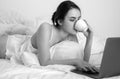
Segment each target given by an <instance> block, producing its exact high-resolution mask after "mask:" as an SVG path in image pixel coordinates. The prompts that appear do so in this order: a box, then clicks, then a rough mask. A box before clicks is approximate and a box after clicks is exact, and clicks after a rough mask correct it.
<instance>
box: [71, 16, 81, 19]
mask: <svg viewBox="0 0 120 79" xmlns="http://www.w3.org/2000/svg"><path fill="white" fill-rule="evenodd" d="M69 18H73V19H76V17H74V16H72V17H69ZM80 18H81V16H79V17H78V19H80Z"/></svg>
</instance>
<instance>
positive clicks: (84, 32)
mask: <svg viewBox="0 0 120 79" xmlns="http://www.w3.org/2000/svg"><path fill="white" fill-rule="evenodd" d="M84 21H85V22H86V24H87V26H88V29H87V31H83V34H84V35H85V36H86V38H87V37H89V36H90V35H93V30H92V28H91V26H90V25H89V24H88V23H87V21H86V20H85V19H84Z"/></svg>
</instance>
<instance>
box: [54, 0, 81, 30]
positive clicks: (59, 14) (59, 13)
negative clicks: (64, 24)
mask: <svg viewBox="0 0 120 79" xmlns="http://www.w3.org/2000/svg"><path fill="white" fill-rule="evenodd" d="M72 8H76V9H78V10H79V11H80V12H81V10H80V8H79V7H78V6H77V5H76V4H75V3H74V2H72V1H70V0H66V1H63V2H62V3H61V4H60V5H59V6H58V7H57V10H56V11H55V12H54V13H53V15H52V22H53V25H54V26H55V27H57V28H60V27H59V23H58V20H64V18H65V16H66V14H67V13H68V11H69V10H70V9H72Z"/></svg>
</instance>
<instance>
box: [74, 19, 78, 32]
mask: <svg viewBox="0 0 120 79" xmlns="http://www.w3.org/2000/svg"><path fill="white" fill-rule="evenodd" d="M77 21H78V20H76V21H75V22H74V25H73V28H74V30H77V29H76V28H75V25H76V23H77Z"/></svg>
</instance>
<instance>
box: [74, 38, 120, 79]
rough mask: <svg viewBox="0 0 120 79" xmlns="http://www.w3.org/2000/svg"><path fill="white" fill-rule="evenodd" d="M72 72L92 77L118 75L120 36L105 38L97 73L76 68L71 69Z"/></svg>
mask: <svg viewBox="0 0 120 79" xmlns="http://www.w3.org/2000/svg"><path fill="white" fill-rule="evenodd" d="M72 72H74V73H77V74H83V75H86V76H89V77H91V78H94V79H101V78H106V77H112V76H117V75H120V37H110V38H107V40H106V44H105V48H104V52H103V58H102V62H101V66H100V68H99V72H98V73H89V72H84V71H80V70H77V69H74V70H72Z"/></svg>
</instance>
